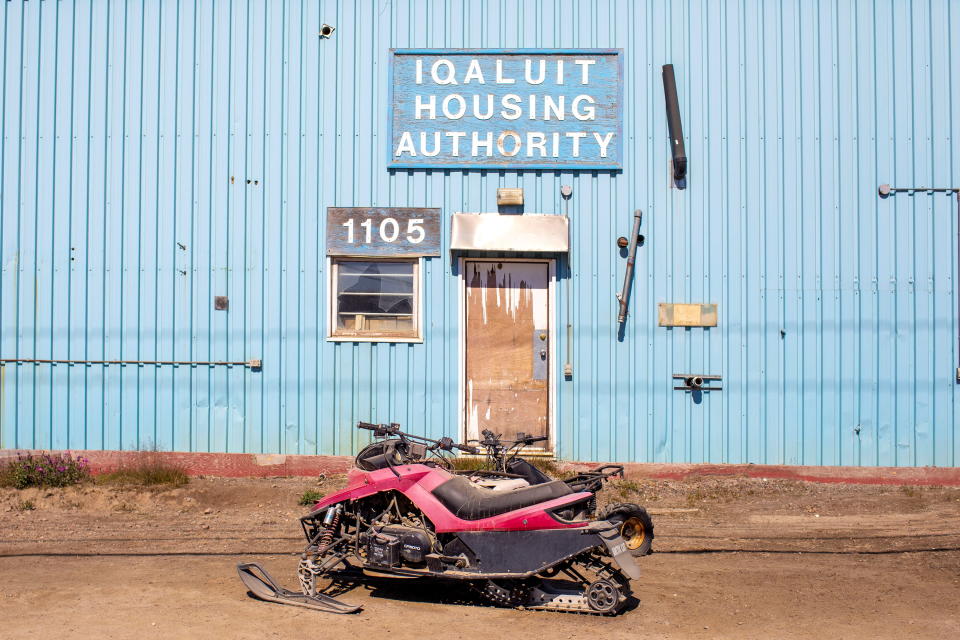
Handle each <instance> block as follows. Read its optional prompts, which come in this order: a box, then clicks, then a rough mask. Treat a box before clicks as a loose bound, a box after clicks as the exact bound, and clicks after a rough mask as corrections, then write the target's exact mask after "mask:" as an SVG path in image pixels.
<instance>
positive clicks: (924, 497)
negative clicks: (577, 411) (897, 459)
mask: <svg viewBox="0 0 960 640" xmlns="http://www.w3.org/2000/svg"><path fill="white" fill-rule="evenodd" d="M341 482H342V478H340V477H333V478H329V479H326V480H324V481H322V482H319V483H318V482H315V481H313V480H310V479H303V478H299V479H293V478H278V479H266V480H262V479H260V480H258V479H215V478H206V479H204V478H195V479H193V480H192V481H191V483H190V484H189V485H187V486H185V487H181V488H177V489H166V490H147V489H118V488H108V487H101V486H89V485H88V486H84V487H80V488H68V489H57V490H46V491H41V490H36V489H29V490H25V491H14V490H0V636H2V637H3V638H47V637H51V636H53V637H57V638H58V639H60V638H89V637H99V638H142V637H147V638H204V639H205V640H217V639H220V638H272V637H284V638H308V637H309V638H338V637H343V638H348V637H374V635H375V634H376V635H378V636H380V637H388V638H393V639H397V640H403V639H407V638H423V637H438V636H440V635H441V634H442V635H443V636H444V637H449V638H476V637H483V638H501V637H525V636H535V637H536V636H540V635H542V634H543V633H544V630H545V629H548V630H549V631H548V633H549V638H550V639H551V640H553V639H563V638H580V637H588V636H589V637H593V638H601V637H602V638H628V637H629V638H668V637H669V638H688V637H689V638H717V637H727V638H808V637H827V638H894V637H896V638H902V637H910V638H949V637H960V604H958V603H960V488H937V487H924V488H919V487H916V488H915V487H877V486H863V485H829V484H811V483H800V482H785V481H774V480H769V481H765V480H763V479H753V480H751V479H740V478H722V479H719V478H703V479H694V480H686V481H644V482H629V481H627V482H622V483H619V484H617V485H614V486H612V487H611V488H610V489H607V490H606V491H605V492H604V495H603V496H602V500H610V501H633V502H639V503H641V504H645V505H646V506H647V507H648V508H649V509H650V511H651V513H652V514H653V516H654V520H655V523H656V541H655V543H654V548H655V550H656V553H655V554H654V555H652V556H649V557H647V558H643V559H642V560H641V561H640V563H641V568H642V570H643V573H644V577H643V579H641V580H639V581H637V582H635V583H634V585H633V588H634V595H635V596H636V597H637V598H638V600H639V602H638V603H637V605H636V606H635V607H634V608H633V609H632V610H629V611H627V612H625V613H623V614H621V615H619V616H617V617H613V618H604V617H597V616H583V615H573V614H561V613H548V612H533V611H517V610H512V609H499V608H494V607H490V606H486V605H485V604H483V603H481V602H479V601H478V600H476V598H475V597H474V596H472V595H471V593H470V592H468V591H465V590H463V589H459V588H456V587H451V586H450V585H449V584H435V583H434V584H425V583H419V582H416V581H409V580H404V581H389V580H388V581H381V582H376V583H372V584H370V585H367V586H363V587H357V588H355V589H353V590H352V591H349V592H348V593H346V594H344V595H342V596H340V597H341V599H343V600H345V601H348V602H352V603H359V604H362V605H363V607H364V608H363V610H362V611H361V612H360V613H358V614H355V615H351V616H336V615H330V614H324V613H319V612H314V611H308V610H303V609H298V608H295V607H284V606H280V605H275V604H267V603H263V602H259V601H257V600H254V599H252V598H250V597H249V596H248V595H247V594H246V590H245V589H244V587H243V586H242V584H241V583H240V581H239V580H238V579H237V574H236V571H235V568H234V567H235V565H236V563H237V562H239V561H241V560H243V561H257V562H261V563H262V564H263V565H264V566H265V567H267V568H268V569H269V570H270V571H271V572H272V573H273V574H274V576H275V577H277V578H279V579H281V580H282V581H284V582H286V583H287V584H288V586H290V587H293V586H294V584H295V569H296V558H295V557H294V555H295V554H296V553H298V552H299V550H300V548H301V545H302V536H301V534H300V531H299V525H298V523H297V516H298V515H300V514H302V513H305V511H306V508H305V507H300V506H298V505H297V499H298V497H299V496H300V495H301V493H302V492H303V491H304V490H305V489H310V488H316V489H319V490H321V491H330V490H333V489H334V488H336V487H337V486H338V485H339V484H340V483H341ZM27 502H32V504H33V506H34V507H35V508H34V509H33V510H29V509H25V508H24V507H25V506H26V505H25V503H27ZM545 625H547V626H545Z"/></svg>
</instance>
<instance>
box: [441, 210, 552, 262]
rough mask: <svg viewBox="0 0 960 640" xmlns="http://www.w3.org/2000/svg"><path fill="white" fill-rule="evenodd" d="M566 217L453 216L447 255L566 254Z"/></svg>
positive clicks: (481, 214)
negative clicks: (491, 253)
mask: <svg viewBox="0 0 960 640" xmlns="http://www.w3.org/2000/svg"><path fill="white" fill-rule="evenodd" d="M569 247H570V234H569V232H568V224H567V218H566V216H560V215H548V214H531V213H527V214H514V215H502V214H499V213H455V214H453V217H452V218H451V219H450V251H451V252H453V251H515V252H521V251H523V252H527V251H537V252H549V253H566V252H567V251H569Z"/></svg>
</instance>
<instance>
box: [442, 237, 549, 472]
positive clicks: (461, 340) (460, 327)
mask: <svg viewBox="0 0 960 640" xmlns="http://www.w3.org/2000/svg"><path fill="white" fill-rule="evenodd" d="M470 262H530V263H542V264H546V265H547V323H548V325H549V326H548V327H547V342H548V354H549V356H548V357H549V358H550V366H549V367H547V404H548V407H547V433H548V435H549V436H550V440H548V441H547V446H546V447H544V448H543V449H542V450H539V451H543V452H545V453H550V454H552V453H553V452H554V451H555V450H556V437H557V433H556V412H557V376H556V366H555V362H556V356H557V345H556V340H555V338H556V335H557V331H556V324H557V322H556V320H557V315H556V283H557V259H556V258H487V257H483V256H460V257H459V258H457V270H458V272H459V277H458V278H457V279H458V280H459V282H458V284H457V308H458V311H457V424H458V427H457V430H458V432H459V433H460V440H461V442H466V439H467V402H466V401H467V395H466V394H467V270H466V267H467V264H468V263H470ZM478 435H479V434H478ZM534 435H536V434H534ZM528 450H532V451H534V452H535V451H538V449H537V448H534V447H531V448H529V449H528Z"/></svg>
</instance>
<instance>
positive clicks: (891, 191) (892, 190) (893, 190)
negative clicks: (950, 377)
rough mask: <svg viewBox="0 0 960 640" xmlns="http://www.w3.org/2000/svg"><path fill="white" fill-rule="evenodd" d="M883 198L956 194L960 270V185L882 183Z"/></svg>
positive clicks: (959, 380)
mask: <svg viewBox="0 0 960 640" xmlns="http://www.w3.org/2000/svg"><path fill="white" fill-rule="evenodd" d="M877 193H879V194H880V197H881V198H888V197H890V196H893V195H896V194H898V193H906V194H909V195H911V196H913V195H916V194H918V193H925V194H929V195H933V194H934V193H947V194H953V195H954V196H956V200H957V269H958V270H960V187H891V186H890V185H888V184H882V185H880V187H879V188H878V189H877ZM957 314H958V315H960V298H958V301H957ZM957 342H958V344H960V335H958V336H957ZM956 382H957V383H958V384H960V367H957V377H956Z"/></svg>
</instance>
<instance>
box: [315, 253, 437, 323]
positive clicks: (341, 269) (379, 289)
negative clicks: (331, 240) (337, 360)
mask: <svg viewBox="0 0 960 640" xmlns="http://www.w3.org/2000/svg"><path fill="white" fill-rule="evenodd" d="M331 274H332V278H333V283H332V286H331V287H330V289H331V292H332V298H333V300H332V302H333V304H332V305H331V307H332V315H333V317H332V318H331V320H330V322H331V327H332V331H331V332H330V337H331V338H333V339H338V338H340V339H347V340H351V339H360V340H384V341H390V340H397V341H410V340H419V339H420V326H419V325H420V323H419V317H418V316H419V313H418V307H419V288H420V287H419V282H418V277H419V262H418V261H417V260H349V259H334V260H333V262H332V269H331Z"/></svg>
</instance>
